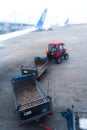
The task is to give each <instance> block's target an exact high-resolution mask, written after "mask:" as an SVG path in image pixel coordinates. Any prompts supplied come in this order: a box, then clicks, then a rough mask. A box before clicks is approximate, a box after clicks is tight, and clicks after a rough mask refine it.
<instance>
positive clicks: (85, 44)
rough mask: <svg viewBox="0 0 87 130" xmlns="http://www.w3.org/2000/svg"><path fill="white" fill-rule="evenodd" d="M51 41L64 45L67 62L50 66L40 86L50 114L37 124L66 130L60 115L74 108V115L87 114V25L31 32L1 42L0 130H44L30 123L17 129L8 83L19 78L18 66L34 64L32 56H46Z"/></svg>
mask: <svg viewBox="0 0 87 130" xmlns="http://www.w3.org/2000/svg"><path fill="white" fill-rule="evenodd" d="M52 41H64V43H65V47H66V49H67V52H68V53H69V60H63V62H62V63H61V64H56V63H55V62H52V63H50V65H49V68H48V70H47V72H46V73H44V75H43V76H42V77H41V79H40V81H39V82H40V84H41V87H42V89H43V90H44V91H45V93H46V94H47V95H49V96H51V97H52V102H53V112H54V114H53V115H52V116H50V115H48V116H47V117H44V118H43V119H41V120H40V123H42V124H44V125H47V126H48V127H50V128H52V130H68V129H67V123H66V120H65V119H64V118H63V117H62V116H61V112H63V111H66V109H67V108H71V107H72V105H74V111H87V25H86V24H85V25H75V26H68V27H61V28H58V29H56V30H53V31H41V32H31V33H28V34H26V35H22V36H19V37H16V38H12V39H10V40H7V41H3V42H0V44H3V47H2V48H0V130H43V128H41V127H40V125H39V124H34V123H32V122H30V123H27V124H25V126H24V127H19V120H18V117H17V114H16V112H15V106H14V100H13V91H12V85H11V79H12V78H13V77H14V75H15V74H18V73H19V74H21V71H20V66H21V65H29V64H33V61H34V57H35V56H46V54H45V49H46V48H47V47H48V43H49V42H52Z"/></svg>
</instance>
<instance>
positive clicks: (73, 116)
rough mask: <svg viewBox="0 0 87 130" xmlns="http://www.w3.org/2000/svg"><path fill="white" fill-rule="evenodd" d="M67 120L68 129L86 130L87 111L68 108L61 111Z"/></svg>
mask: <svg viewBox="0 0 87 130" xmlns="http://www.w3.org/2000/svg"><path fill="white" fill-rule="evenodd" d="M61 114H62V116H63V117H64V118H66V121H67V128H68V130H87V111H76V112H74V110H73V108H72V109H70V108H68V109H67V111H66V112H62V113H61Z"/></svg>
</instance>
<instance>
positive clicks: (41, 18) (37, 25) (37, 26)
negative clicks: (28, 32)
mask: <svg viewBox="0 0 87 130" xmlns="http://www.w3.org/2000/svg"><path fill="white" fill-rule="evenodd" d="M46 14H47V9H45V10H44V12H43V13H42V15H41V17H40V19H39V20H38V22H37V24H36V26H35V27H36V28H38V29H40V28H41V27H42V26H43V23H44V21H45V17H46Z"/></svg>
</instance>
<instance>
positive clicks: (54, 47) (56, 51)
mask: <svg viewBox="0 0 87 130" xmlns="http://www.w3.org/2000/svg"><path fill="white" fill-rule="evenodd" d="M47 57H48V59H49V61H51V60H56V61H57V63H61V62H62V59H63V58H64V59H66V60H67V59H68V58H69V55H68V54H67V53H66V49H65V45H64V43H63V42H52V43H49V44H48V52H47Z"/></svg>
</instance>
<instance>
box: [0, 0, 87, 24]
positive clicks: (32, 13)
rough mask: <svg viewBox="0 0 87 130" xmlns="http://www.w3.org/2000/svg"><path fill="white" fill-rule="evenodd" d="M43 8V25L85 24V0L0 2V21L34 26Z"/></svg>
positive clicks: (86, 0)
mask: <svg viewBox="0 0 87 130" xmlns="http://www.w3.org/2000/svg"><path fill="white" fill-rule="evenodd" d="M45 8H48V12H47V16H46V19H45V23H44V24H45V25H54V24H59V25H60V24H63V23H64V22H65V20H66V19H67V18H69V23H70V24H73V23H87V0H0V21H4V22H22V23H32V24H35V23H36V22H37V21H38V19H39V17H40V15H41V13H42V12H43V10H44V9H45Z"/></svg>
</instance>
